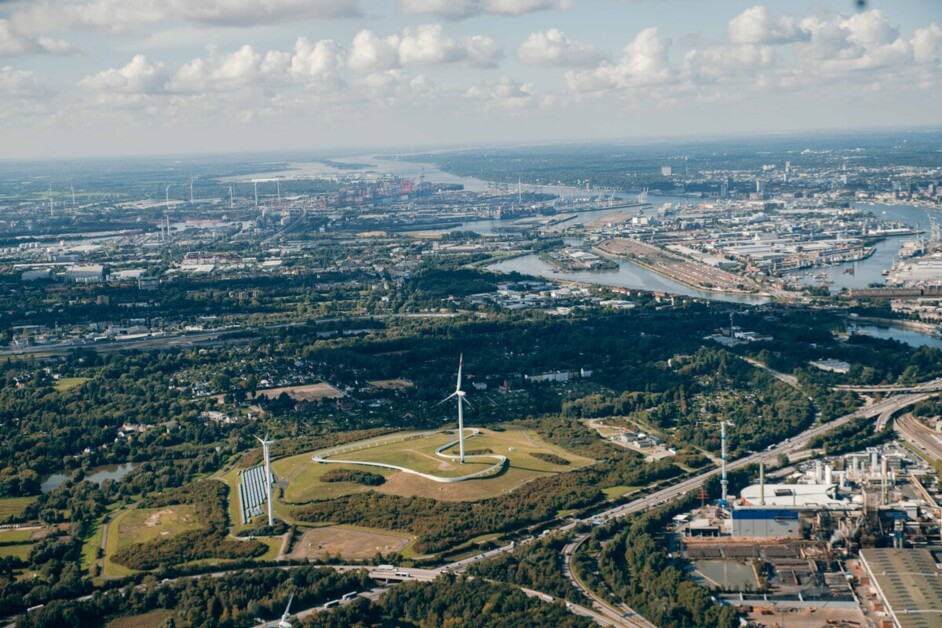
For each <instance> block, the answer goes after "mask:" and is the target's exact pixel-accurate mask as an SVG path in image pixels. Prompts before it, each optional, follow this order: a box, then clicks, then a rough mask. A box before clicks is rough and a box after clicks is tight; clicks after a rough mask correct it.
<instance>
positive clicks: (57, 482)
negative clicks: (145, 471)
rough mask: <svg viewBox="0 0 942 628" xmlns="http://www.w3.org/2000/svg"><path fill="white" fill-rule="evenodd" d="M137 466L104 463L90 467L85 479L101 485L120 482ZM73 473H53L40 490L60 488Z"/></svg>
mask: <svg viewBox="0 0 942 628" xmlns="http://www.w3.org/2000/svg"><path fill="white" fill-rule="evenodd" d="M135 467H137V465H136V464H135V463H133V462H125V463H124V464H103V465H101V466H98V467H92V468H91V469H89V470H88V472H87V473H86V474H85V479H86V480H88V481H89V482H94V483H95V484H99V485H100V484H101V483H102V482H104V481H105V480H114V481H115V482H120V481H121V480H122V479H124V476H126V475H127V474H128V473H130V472H131V471H133V470H134V468H135ZM73 473H74V472H73ZM73 473H53V474H52V475H50V476H49V477H47V478H46V479H45V480H43V482H42V484H41V485H40V490H41V491H42V492H43V493H48V492H49V491H52V490H55V489H57V488H59V487H60V486H62V485H63V484H65V483H66V481H68V479H69V478H71V477H72V475H73Z"/></svg>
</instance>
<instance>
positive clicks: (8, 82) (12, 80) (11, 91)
mask: <svg viewBox="0 0 942 628" xmlns="http://www.w3.org/2000/svg"><path fill="white" fill-rule="evenodd" d="M48 94H49V90H48V89H47V88H46V87H44V86H43V85H42V84H41V83H40V82H39V80H38V79H37V78H36V75H35V74H33V73H32V72H27V71H25V70H17V69H14V68H12V67H10V66H5V67H2V68H0V98H2V99H23V100H29V99H34V98H42V97H43V96H46V95H48Z"/></svg>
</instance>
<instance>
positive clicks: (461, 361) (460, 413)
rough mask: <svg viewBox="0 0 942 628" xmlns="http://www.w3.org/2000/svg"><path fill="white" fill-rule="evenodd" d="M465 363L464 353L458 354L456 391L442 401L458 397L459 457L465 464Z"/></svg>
mask: <svg viewBox="0 0 942 628" xmlns="http://www.w3.org/2000/svg"><path fill="white" fill-rule="evenodd" d="M463 364H464V354H461V355H459V356H458V383H457V385H456V386H455V392H453V393H451V394H450V395H448V396H447V397H445V398H444V399H442V401H441V403H445V402H446V401H448V400H449V399H452V398H454V397H457V398H458V459H459V460H460V461H461V464H464V404H465V403H466V401H465V398H464V397H465V392H464V391H463V390H461V367H462V365H463Z"/></svg>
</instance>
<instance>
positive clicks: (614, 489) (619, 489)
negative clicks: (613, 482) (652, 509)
mask: <svg viewBox="0 0 942 628" xmlns="http://www.w3.org/2000/svg"><path fill="white" fill-rule="evenodd" d="M640 488H641V487H640V486H610V487H608V488H603V489H602V492H603V493H605V497H607V498H608V499H615V498H618V497H621V496H622V495H627V494H628V493H633V492H634V491H637V490H638V489H640Z"/></svg>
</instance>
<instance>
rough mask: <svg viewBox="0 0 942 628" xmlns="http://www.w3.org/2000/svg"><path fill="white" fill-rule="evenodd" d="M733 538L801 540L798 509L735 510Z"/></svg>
mask: <svg viewBox="0 0 942 628" xmlns="http://www.w3.org/2000/svg"><path fill="white" fill-rule="evenodd" d="M732 515H733V524H732V525H733V527H732V536H733V538H745V539H778V538H782V539H785V538H787V539H797V538H801V520H800V518H799V509H798V508H782V507H778V508H776V507H769V506H765V507H763V506H746V507H740V508H733V510H732Z"/></svg>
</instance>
